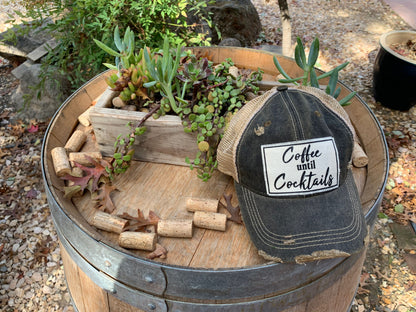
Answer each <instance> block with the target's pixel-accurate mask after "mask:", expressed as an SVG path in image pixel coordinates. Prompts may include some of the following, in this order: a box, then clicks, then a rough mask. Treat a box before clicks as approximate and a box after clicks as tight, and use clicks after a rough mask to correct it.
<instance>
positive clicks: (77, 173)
mask: <svg viewBox="0 0 416 312" xmlns="http://www.w3.org/2000/svg"><path fill="white" fill-rule="evenodd" d="M71 175H72V176H73V177H78V178H81V177H82V176H83V175H84V171H83V170H82V169H81V168H79V167H73V168H72V171H71Z"/></svg>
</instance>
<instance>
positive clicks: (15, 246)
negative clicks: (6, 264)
mask: <svg viewBox="0 0 416 312" xmlns="http://www.w3.org/2000/svg"><path fill="white" fill-rule="evenodd" d="M19 247H20V245H19V244H14V245H13V247H12V251H13V253H16V252H17V250H18V249H19Z"/></svg>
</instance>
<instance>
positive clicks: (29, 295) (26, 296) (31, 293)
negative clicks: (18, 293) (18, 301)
mask: <svg viewBox="0 0 416 312" xmlns="http://www.w3.org/2000/svg"><path fill="white" fill-rule="evenodd" d="M34 295H35V294H34V293H33V291H28V292H27V293H25V298H26V299H31V298H32V297H33V296H34Z"/></svg>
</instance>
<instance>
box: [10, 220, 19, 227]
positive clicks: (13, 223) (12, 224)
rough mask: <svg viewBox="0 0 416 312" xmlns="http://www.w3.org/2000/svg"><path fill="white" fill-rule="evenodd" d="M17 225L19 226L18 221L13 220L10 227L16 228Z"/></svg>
mask: <svg viewBox="0 0 416 312" xmlns="http://www.w3.org/2000/svg"><path fill="white" fill-rule="evenodd" d="M16 224H17V220H12V221H10V223H9V226H10V227H14V226H16Z"/></svg>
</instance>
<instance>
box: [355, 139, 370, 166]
mask: <svg viewBox="0 0 416 312" xmlns="http://www.w3.org/2000/svg"><path fill="white" fill-rule="evenodd" d="M352 163H353V165H354V166H355V167H358V168H361V167H365V166H367V164H368V157H367V155H366V153H365V152H364V150H363V148H362V147H361V145H360V144H358V143H357V142H354V149H353V152H352Z"/></svg>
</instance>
